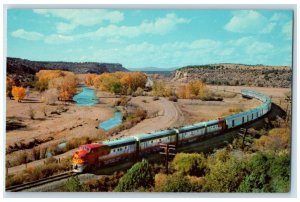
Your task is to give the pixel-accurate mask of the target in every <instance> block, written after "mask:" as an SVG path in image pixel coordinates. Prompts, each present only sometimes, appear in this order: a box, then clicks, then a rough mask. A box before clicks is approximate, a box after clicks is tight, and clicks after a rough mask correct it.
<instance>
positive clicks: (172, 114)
mask: <svg viewBox="0 0 300 202" xmlns="http://www.w3.org/2000/svg"><path fill="white" fill-rule="evenodd" d="M130 102H131V103H132V104H135V105H138V106H139V107H142V108H143V109H145V110H147V113H148V115H149V116H150V117H152V116H154V117H153V118H148V119H145V120H144V121H142V122H140V123H138V124H137V125H135V126H134V127H132V128H130V129H128V130H124V131H122V132H120V133H119V134H118V135H117V136H115V137H124V136H131V135H137V134H142V133H149V132H153V131H157V130H162V129H166V128H169V127H174V126H180V125H182V123H183V121H184V117H183V115H182V112H181V110H180V109H179V107H178V104H177V103H176V102H172V101H169V100H168V99H167V98H159V100H156V101H153V98H152V97H136V98H134V99H132V100H131V101H130Z"/></svg>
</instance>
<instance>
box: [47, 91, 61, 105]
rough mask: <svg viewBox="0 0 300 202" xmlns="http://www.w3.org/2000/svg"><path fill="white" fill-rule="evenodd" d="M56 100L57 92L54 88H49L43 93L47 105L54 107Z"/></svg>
mask: <svg viewBox="0 0 300 202" xmlns="http://www.w3.org/2000/svg"><path fill="white" fill-rule="evenodd" d="M57 100H58V91H57V89H55V88H51V89H49V90H47V91H45V93H44V101H45V102H46V104H47V105H54V104H55V103H56V101H57Z"/></svg>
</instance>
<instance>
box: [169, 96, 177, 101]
mask: <svg viewBox="0 0 300 202" xmlns="http://www.w3.org/2000/svg"><path fill="white" fill-rule="evenodd" d="M169 101H172V102H177V97H176V96H175V95H173V96H170V97H169Z"/></svg>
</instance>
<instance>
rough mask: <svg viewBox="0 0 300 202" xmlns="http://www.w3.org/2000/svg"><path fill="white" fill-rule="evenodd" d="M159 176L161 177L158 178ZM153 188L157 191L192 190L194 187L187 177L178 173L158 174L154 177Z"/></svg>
mask: <svg viewBox="0 0 300 202" xmlns="http://www.w3.org/2000/svg"><path fill="white" fill-rule="evenodd" d="M159 178H161V179H159ZM155 179H156V183H155V190H156V191H159V192H193V191H196V190H195V187H194V186H193V185H192V184H191V183H190V181H189V179H188V178H187V177H186V176H184V175H180V174H174V175H169V176H163V175H161V174H160V175H159V176H158V177H155Z"/></svg>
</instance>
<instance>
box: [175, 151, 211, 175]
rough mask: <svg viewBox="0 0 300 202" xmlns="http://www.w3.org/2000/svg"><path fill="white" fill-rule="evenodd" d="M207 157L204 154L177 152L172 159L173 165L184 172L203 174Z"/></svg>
mask: <svg viewBox="0 0 300 202" xmlns="http://www.w3.org/2000/svg"><path fill="white" fill-rule="evenodd" d="M206 164H207V163H206V159H205V157H204V155H203V154H197V153H193V154H185V153H179V154H176V156H175V158H174V159H173V161H172V166H173V167H174V168H175V170H176V171H178V172H180V173H182V174H188V175H195V176H203V175H204V173H205V169H206V167H207V165H206Z"/></svg>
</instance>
